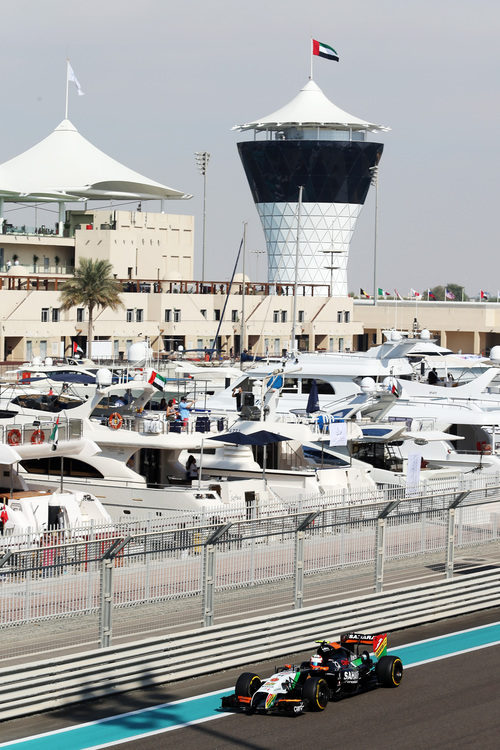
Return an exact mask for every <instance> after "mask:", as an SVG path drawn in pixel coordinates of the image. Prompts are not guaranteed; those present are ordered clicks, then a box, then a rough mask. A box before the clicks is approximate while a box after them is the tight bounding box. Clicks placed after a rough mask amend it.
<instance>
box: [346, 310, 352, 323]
mask: <svg viewBox="0 0 500 750" xmlns="http://www.w3.org/2000/svg"><path fill="white" fill-rule="evenodd" d="M350 320H351V313H350V312H349V310H346V311H345V312H344V323H349V321H350Z"/></svg>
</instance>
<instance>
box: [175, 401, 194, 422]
mask: <svg viewBox="0 0 500 750" xmlns="http://www.w3.org/2000/svg"><path fill="white" fill-rule="evenodd" d="M193 406H194V401H188V400H187V398H186V397H185V396H183V397H182V398H181V400H180V403H179V416H180V418H181V419H182V421H183V423H184V427H185V426H186V425H187V423H188V419H189V412H190V411H191V409H192V408H193Z"/></svg>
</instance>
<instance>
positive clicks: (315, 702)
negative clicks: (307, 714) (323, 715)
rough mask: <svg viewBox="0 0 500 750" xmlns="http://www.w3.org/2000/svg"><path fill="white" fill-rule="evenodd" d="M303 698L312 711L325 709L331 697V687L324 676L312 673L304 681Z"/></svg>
mask: <svg viewBox="0 0 500 750" xmlns="http://www.w3.org/2000/svg"><path fill="white" fill-rule="evenodd" d="M302 698H303V699H304V700H305V701H306V702H307V707H308V708H309V710H310V711H324V710H325V708H326V707H327V705H328V700H329V698H330V689H329V687H328V683H327V681H326V680H325V678H324V677H321V675H319V674H312V675H311V676H310V677H308V678H307V680H306V681H305V683H304V687H303V688H302Z"/></svg>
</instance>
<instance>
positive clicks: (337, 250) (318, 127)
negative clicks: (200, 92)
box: [236, 80, 388, 296]
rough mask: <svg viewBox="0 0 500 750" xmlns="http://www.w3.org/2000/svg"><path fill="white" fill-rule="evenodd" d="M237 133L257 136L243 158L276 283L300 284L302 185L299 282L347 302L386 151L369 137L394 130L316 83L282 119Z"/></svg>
mask: <svg viewBox="0 0 500 750" xmlns="http://www.w3.org/2000/svg"><path fill="white" fill-rule="evenodd" d="M236 129H237V130H240V131H248V130H250V131H253V133H254V139H253V140H252V141H245V142H241V143H238V151H239V153H240V157H241V160H242V162H243V167H244V169H245V173H246V176H247V179H248V182H249V185H250V189H251V191H252V195H253V199H254V201H255V205H256V207H257V211H258V212H259V216H260V219H261V222H262V226H263V229H264V234H265V237H266V243H267V255H268V275H269V281H270V282H274V283H279V284H291V283H293V281H294V277H295V256H296V241H297V227H298V222H297V216H298V194H299V186H300V185H302V186H303V196H302V204H301V211H300V213H301V221H300V231H299V259H298V278H299V279H300V281H301V282H305V283H310V284H325V285H328V286H330V294H331V295H332V296H346V295H347V261H348V256H349V244H350V241H351V237H352V233H353V231H354V226H355V223H356V219H357V217H358V216H359V213H360V211H361V207H362V205H363V203H364V202H365V199H366V195H367V193H368V188H369V187H370V182H371V180H372V178H373V176H374V168H376V167H377V165H378V163H379V160H380V157H381V156H382V150H383V144H381V143H373V142H370V141H367V140H366V135H367V133H368V132H370V131H371V132H377V131H379V130H388V128H385V127H383V126H379V125H375V124H373V123H369V122H366V121H365V120H361V119H359V118H358V117H354V116H353V115H350V114H349V113H347V112H344V111H343V110H341V109H339V108H338V107H337V106H335V104H333V102H331V101H330V100H329V99H328V98H327V97H326V96H325V94H324V93H323V92H322V91H321V89H320V88H319V86H318V85H317V84H316V83H315V82H314V81H312V80H310V81H308V83H307V84H306V85H305V86H304V88H303V89H302V90H301V91H300V92H299V94H298V95H297V96H296V97H295V98H294V99H293V100H292V101H291V102H290V103H289V104H286V105H285V106H284V107H282V108H281V109H279V110H278V111H277V112H273V113H272V114H271V115H268V116H267V117H263V118H261V119H260V120H256V121H255V122H250V123H246V124H245V125H238V126H236Z"/></svg>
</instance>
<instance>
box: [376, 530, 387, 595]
mask: <svg viewBox="0 0 500 750" xmlns="http://www.w3.org/2000/svg"><path fill="white" fill-rule="evenodd" d="M385 527H386V520H385V518H380V517H379V518H377V528H376V530H375V591H376V593H379V592H380V591H383V589H384V562H385Z"/></svg>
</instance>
